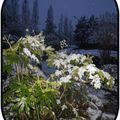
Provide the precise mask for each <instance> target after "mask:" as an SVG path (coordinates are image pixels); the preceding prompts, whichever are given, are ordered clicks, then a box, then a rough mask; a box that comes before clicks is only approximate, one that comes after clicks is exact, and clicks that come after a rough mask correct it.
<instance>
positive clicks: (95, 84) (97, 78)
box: [91, 75, 101, 89]
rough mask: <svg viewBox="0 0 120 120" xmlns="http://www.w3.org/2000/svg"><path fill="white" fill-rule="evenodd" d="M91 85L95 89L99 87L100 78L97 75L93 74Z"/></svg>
mask: <svg viewBox="0 0 120 120" xmlns="http://www.w3.org/2000/svg"><path fill="white" fill-rule="evenodd" d="M91 85H93V86H94V88H96V89H100V87H101V82H100V78H99V76H98V75H95V77H94V79H93V80H92V82H91Z"/></svg>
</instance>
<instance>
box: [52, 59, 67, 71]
mask: <svg viewBox="0 0 120 120" xmlns="http://www.w3.org/2000/svg"><path fill="white" fill-rule="evenodd" d="M53 65H55V66H56V67H57V68H58V69H59V68H60V67H61V65H62V66H64V68H66V67H67V66H66V63H65V61H64V60H62V59H59V60H57V59H56V60H54V62H53Z"/></svg>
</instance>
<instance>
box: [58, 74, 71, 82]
mask: <svg viewBox="0 0 120 120" xmlns="http://www.w3.org/2000/svg"><path fill="white" fill-rule="evenodd" d="M71 78H72V76H71V75H67V76H66V77H61V78H60V81H59V82H60V83H68V82H70V79H71Z"/></svg>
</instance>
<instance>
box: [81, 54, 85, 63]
mask: <svg viewBox="0 0 120 120" xmlns="http://www.w3.org/2000/svg"><path fill="white" fill-rule="evenodd" d="M85 60H86V56H84V55H82V56H81V63H83V62H84V61H85Z"/></svg>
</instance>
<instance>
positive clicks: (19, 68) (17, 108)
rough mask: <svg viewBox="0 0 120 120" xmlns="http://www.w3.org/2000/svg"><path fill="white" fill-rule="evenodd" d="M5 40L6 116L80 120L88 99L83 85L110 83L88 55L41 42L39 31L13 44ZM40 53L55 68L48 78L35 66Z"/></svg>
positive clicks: (96, 85) (38, 63)
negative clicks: (7, 46)
mask: <svg viewBox="0 0 120 120" xmlns="http://www.w3.org/2000/svg"><path fill="white" fill-rule="evenodd" d="M7 42H8V44H9V46H10V48H9V49H7V50H3V63H4V67H3V71H6V72H7V73H9V74H8V78H9V79H10V84H9V86H8V87H7V88H5V90H4V94H3V98H4V99H3V103H4V106H3V107H4V112H5V115H6V118H7V119H19V120H22V119H25V120H27V119H28V120H31V119H34V120H40V119H41V120H46V119H47V120H51V119H52V120H56V119H60V118H65V119H71V118H76V119H77V118H78V119H83V116H85V113H84V112H81V109H83V110H85V108H86V106H87V101H88V98H87V93H86V91H85V85H86V84H90V85H92V86H93V87H94V88H95V89H100V88H101V86H102V85H105V86H107V87H109V88H111V87H112V85H113V83H114V79H113V77H111V76H110V74H109V73H107V72H104V71H103V70H100V69H98V68H97V67H96V66H95V65H94V64H93V62H92V57H90V56H83V55H80V54H72V53H71V54H67V53H66V51H64V50H63V49H62V50H61V51H60V52H57V51H54V49H53V48H51V47H50V46H46V45H45V44H44V36H43V35H42V33H40V34H39V35H35V36H28V35H27V36H26V37H25V38H21V39H19V40H18V42H17V43H16V44H14V45H13V46H11V44H10V43H9V41H7ZM63 42H64V45H66V44H65V40H64V41H63ZM64 45H63V44H62V47H61V48H64ZM43 56H46V57H47V60H46V61H47V63H48V66H49V67H55V72H54V73H52V74H50V75H49V76H48V77H46V76H45V75H44V73H43V72H42V70H41V69H40V67H39V66H40V64H41V62H42V61H43V60H44V59H43ZM83 103H84V104H83ZM8 111H9V112H8Z"/></svg>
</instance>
